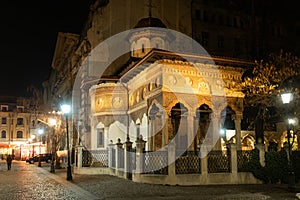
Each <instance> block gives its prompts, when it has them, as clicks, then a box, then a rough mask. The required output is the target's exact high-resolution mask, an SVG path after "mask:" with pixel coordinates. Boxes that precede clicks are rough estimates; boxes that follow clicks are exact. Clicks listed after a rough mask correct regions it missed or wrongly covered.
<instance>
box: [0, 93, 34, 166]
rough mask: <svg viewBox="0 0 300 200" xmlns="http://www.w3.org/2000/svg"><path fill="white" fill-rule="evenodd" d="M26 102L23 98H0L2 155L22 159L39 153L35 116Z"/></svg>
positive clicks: (0, 142)
mask: <svg viewBox="0 0 300 200" xmlns="http://www.w3.org/2000/svg"><path fill="white" fill-rule="evenodd" d="M28 103H29V100H28V99H25V98H15V97H2V98H1V101H0V104H1V110H0V118H1V124H0V131H1V137H0V154H1V155H3V156H6V155H8V154H11V155H14V157H15V159H23V160H24V159H25V158H26V157H28V156H32V155H37V154H38V153H39V149H38V148H39V146H40V139H39V138H38V137H37V131H36V128H37V124H36V116H35V115H33V114H32V113H31V112H29V106H28V105H29V104H28Z"/></svg>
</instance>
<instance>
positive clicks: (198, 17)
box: [195, 9, 201, 20]
mask: <svg viewBox="0 0 300 200" xmlns="http://www.w3.org/2000/svg"><path fill="white" fill-rule="evenodd" d="M195 18H196V19H197V20H200V19H201V11H200V10H199V9H197V10H196V13H195Z"/></svg>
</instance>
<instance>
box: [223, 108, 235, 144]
mask: <svg viewBox="0 0 300 200" xmlns="http://www.w3.org/2000/svg"><path fill="white" fill-rule="evenodd" d="M234 115H235V112H234V110H233V109H232V108H231V107H230V106H227V107H226V108H224V109H223V110H222V112H221V123H222V122H223V123H222V124H223V125H222V126H221V130H222V131H221V130H220V133H221V146H222V149H226V143H227V142H228V141H229V140H230V138H232V137H233V136H235V134H236V132H235V122H234Z"/></svg>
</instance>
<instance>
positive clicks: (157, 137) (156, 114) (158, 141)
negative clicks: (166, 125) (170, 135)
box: [149, 104, 163, 151]
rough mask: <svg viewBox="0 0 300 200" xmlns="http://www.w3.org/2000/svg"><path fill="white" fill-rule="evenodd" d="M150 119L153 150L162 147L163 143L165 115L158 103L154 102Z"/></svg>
mask: <svg viewBox="0 0 300 200" xmlns="http://www.w3.org/2000/svg"><path fill="white" fill-rule="evenodd" d="M149 119H150V123H151V131H150V141H151V148H152V150H153V151H156V150H158V149H160V148H162V145H163V135H162V128H163V116H162V111H161V109H160V108H159V106H158V105H156V104H153V106H152V107H151V109H150V112H149Z"/></svg>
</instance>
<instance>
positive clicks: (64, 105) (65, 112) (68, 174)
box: [61, 104, 72, 181]
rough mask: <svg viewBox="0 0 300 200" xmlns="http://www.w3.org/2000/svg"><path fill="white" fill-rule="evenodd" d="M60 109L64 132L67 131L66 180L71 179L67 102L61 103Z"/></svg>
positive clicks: (68, 109) (68, 106)
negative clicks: (63, 120)
mask: <svg viewBox="0 0 300 200" xmlns="http://www.w3.org/2000/svg"><path fill="white" fill-rule="evenodd" d="M61 111H62V112H63V114H64V115H65V116H66V132H67V152H68V167H67V180H68V181H70V180H72V172H71V162H70V147H69V120H68V115H69V113H70V112H71V106H70V105H68V104H63V105H61Z"/></svg>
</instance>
